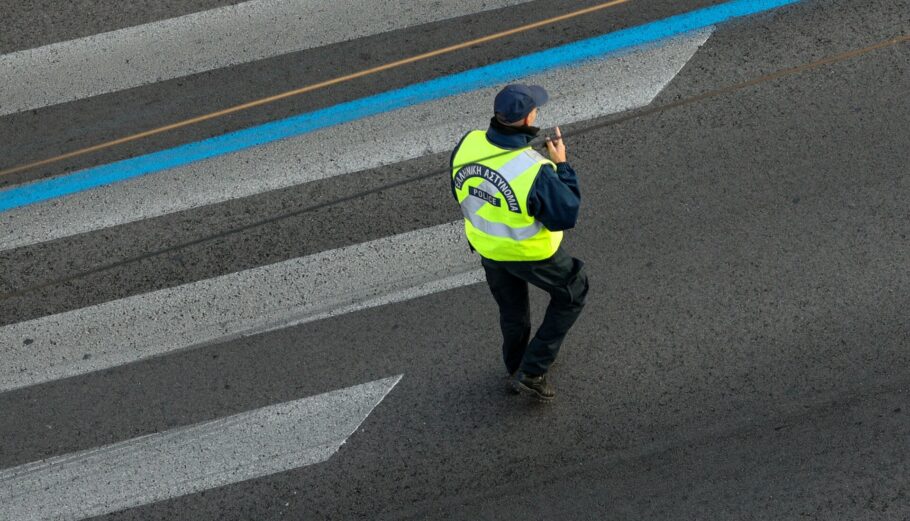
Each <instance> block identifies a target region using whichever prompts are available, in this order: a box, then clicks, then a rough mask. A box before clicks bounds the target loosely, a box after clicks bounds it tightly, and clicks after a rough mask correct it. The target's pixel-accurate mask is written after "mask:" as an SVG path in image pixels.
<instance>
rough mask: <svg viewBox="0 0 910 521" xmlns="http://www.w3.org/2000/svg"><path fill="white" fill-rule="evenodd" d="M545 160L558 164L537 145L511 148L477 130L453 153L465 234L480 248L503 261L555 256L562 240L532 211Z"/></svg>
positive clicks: (541, 258) (493, 257) (483, 253)
mask: <svg viewBox="0 0 910 521" xmlns="http://www.w3.org/2000/svg"><path fill="white" fill-rule="evenodd" d="M543 165H551V166H552V167H553V168H554V169H555V168H556V165H554V164H553V162H552V161H550V160H549V159H547V158H545V157H543V156H542V155H540V154H538V153H537V152H536V151H535V150H534V149H532V148H531V147H526V148H520V149H518V150H510V149H507V148H500V147H498V146H496V145H494V144H492V143H490V142H489V141H488V140H487V136H486V132H484V131H482V130H474V131H472V132H470V133H468V135H467V136H465V138H464V139H463V140H462V142H461V146H460V147H459V149H458V152H457V153H456V154H455V157H454V158H453V159H452V180H453V184H454V187H455V194H456V195H457V196H458V203H459V204H460V205H461V213H462V214H463V215H464V228H465V234H466V235H467V236H468V242H470V243H471V246H472V247H473V248H474V249H475V250H477V253H479V254H480V255H482V256H483V257H486V258H488V259H491V260H497V261H534V260H543V259H549V258H550V257H552V256H553V255H554V254H555V253H556V250H557V249H558V248H559V243H560V242H562V232H561V231H559V232H551V231H550V230H548V229H547V228H546V227H545V226H544V225H543V224H542V223H541V222H540V221H538V220H536V219H535V218H534V217H532V216H531V215H528V206H527V204H528V195H529V194H530V193H531V187H532V186H533V185H534V180H535V179H536V178H537V174H538V172H539V171H540V167H541V166H543Z"/></svg>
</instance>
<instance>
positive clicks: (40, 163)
mask: <svg viewBox="0 0 910 521" xmlns="http://www.w3.org/2000/svg"><path fill="white" fill-rule="evenodd" d="M629 1H631V0H612V1H610V2H604V3H601V4H597V5H594V6H591V7H586V8H584V9H579V10H577V11H572V12H570V13H566V14H561V15H559V16H554V17H552V18H547V19H546V20H540V21H539V22H533V23H530V24H527V25H522V26H519V27H515V28H513V29H507V30H505V31H501V32H498V33H494V34H490V35H487V36H482V37H480V38H475V39H473V40H468V41H466V42H462V43H458V44H455V45H450V46H448V47H443V48H441V49H436V50H434V51H429V52H425V53H423V54H418V55H416V56H411V57H410V58H404V59H401V60H397V61H393V62H389V63H386V64H383V65H379V66H377V67H373V68H370V69H364V70H362V71H359V72H355V73H352V74H346V75H344V76H339V77H337V78H332V79H330V80H325V81H321V82H318V83H313V84H311V85H307V86H305V87H300V88H298V89H294V90H289V91H287V92H282V93H280V94H275V95H273V96H268V97H265V98H261V99H257V100H254V101H249V102H247V103H242V104H240V105H234V106H232V107H228V108H226V109H222V110H219V111H216V112H211V113H209V114H203V115H201V116H196V117H193V118H189V119H184V120H182V121H178V122H176V123H171V124H169V125H164V126H162V127H158V128H153V129H150V130H145V131H142V132H138V133H136V134H131V135H129V136H125V137H122V138H118V139H114V140H111V141H105V142H104V143H99V144H97V145H92V146H90V147H85V148H80V149H78V150H73V151H72V152H66V153H65V154H60V155H58V156H54V157H51V158H48V159H42V160H40V161H35V162H33V163H27V164H24V165H20V166H15V167H12V168H8V169H6V170H0V176H4V175H9V174H15V173H16V172H22V171H24V170H30V169H32V168H35V167H39V166H44V165H49V164H51V163H57V162H59V161H62V160H64V159H70V158H73V157H78V156H82V155H85V154H89V153H91V152H97V151H98V150H103V149H105V148H111V147H113V146H116V145H122V144H123V143H129V142H131V141H136V140H139V139H142V138H146V137H149V136H154V135H156V134H161V133H164V132H167V131H170V130H175V129H178V128H183V127H187V126H190V125H194V124H196V123H201V122H203V121H208V120H211V119H215V118H219V117H221V116H226V115H228V114H233V113H235V112H240V111H243V110H247V109H251V108H254V107H259V106H261V105H266V104H268V103H273V102H275V101H279V100H283V99H285V98H290V97H293V96H299V95H300V94H305V93H307V92H312V91H314V90H318V89H322V88H325V87H329V86H332V85H338V84H339V83H344V82H346V81H351V80H354V79H357V78H363V77H364V76H369V75H371V74H376V73H378V72H383V71H387V70H389V69H394V68H396V67H401V66H402V65H408V64H411V63H414V62H418V61H421V60H426V59H428V58H433V57H436V56H440V55H443V54H449V53H452V52H455V51H459V50H461V49H465V48H468V47H471V46H474V45H478V44H482V43H487V42H491V41H494V40H498V39H500V38H505V37H507V36H512V35H514V34H519V33H523V32H527V31H530V30H532V29H537V28H539V27H543V26H545V25H550V24H554V23H557V22H562V21H565V20H569V19H572V18H577V17H579V16H583V15H586V14H590V13H593V12H596V11H600V10H603V9H607V8H609V7H613V6H616V5H619V4H625V3H627V2H629Z"/></svg>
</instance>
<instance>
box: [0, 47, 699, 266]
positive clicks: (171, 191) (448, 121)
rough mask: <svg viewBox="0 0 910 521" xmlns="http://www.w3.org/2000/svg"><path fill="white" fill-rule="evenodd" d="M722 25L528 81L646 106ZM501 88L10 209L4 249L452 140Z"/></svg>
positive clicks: (373, 164)
mask: <svg viewBox="0 0 910 521" xmlns="http://www.w3.org/2000/svg"><path fill="white" fill-rule="evenodd" d="M712 30H713V29H706V30H703V31H699V32H696V33H692V34H688V35H685V36H681V37H678V38H674V39H671V40H666V41H663V42H661V43H660V44H657V45H654V46H649V47H647V48H644V49H639V50H637V51H635V52H631V53H627V54H624V55H621V56H614V57H611V58H608V59H604V60H596V61H593V62H591V63H588V64H585V65H582V66H580V67H576V68H573V69H569V70H565V69H563V70H557V71H553V72H550V73H547V74H543V75H539V76H532V77H529V78H523V79H522V81H527V82H530V83H537V84H540V85H544V86H545V87H547V89H548V90H549V91H550V92H551V94H552V96H551V101H550V103H549V104H548V105H547V107H546V109H545V110H544V111H543V112H542V119H541V122H542V124H550V125H553V124H568V123H572V122H576V121H583V120H586V119H590V118H594V117H599V116H604V115H607V114H612V113H616V112H621V111H623V110H628V109H632V108H636V107H641V106H644V105H647V104H648V103H650V102H651V101H652V100H653V99H654V97H656V96H657V94H658V93H659V92H660V91H661V90H662V89H663V87H664V86H665V85H666V84H667V83H669V82H670V81H671V80H672V79H673V77H674V76H676V74H677V73H678V72H679V70H680V69H682V67H683V66H684V65H685V64H686V62H687V61H688V60H689V59H690V58H691V57H692V55H693V54H694V53H695V52H696V50H697V49H698V47H699V46H701V45H702V44H703V43H704V42H705V41H706V40H707V38H708V37H709V36H710V34H711V32H712ZM496 90H497V89H495V88H494V89H484V90H480V91H475V92H471V93H468V94H464V95H459V96H453V97H450V98H446V99H444V100H440V101H436V102H431V103H426V104H423V105H417V106H412V107H408V108H405V109H401V110H396V111H393V112H388V113H384V114H381V115H377V116H374V117H371V118H366V119H363V120H358V121H356V122H352V123H348V124H344V125H339V126H337V127H332V128H328V129H324V130H321V131H318V132H314V133H312V134H306V135H303V136H300V137H297V138H293V139H287V140H283V141H279V142H274V143H271V144H269V145H265V146H262V147H257V148H253V149H248V150H244V151H242V152H238V153H235V154H230V155H226V156H219V157H217V158H213V159H210V160H206V161H200V162H198V163H193V164H191V165H187V166H185V167H181V168H177V169H174V170H170V171H164V172H159V173H156V174H150V175H147V176H143V177H140V178H136V179H132V180H129V181H125V182H122V183H117V184H115V185H111V186H107V187H103V188H98V189H94V190H90V191H87V192H81V193H78V194H74V195H71V196H68V197H64V198H61V199H56V200H53V201H48V202H45V203H38V204H34V205H29V206H26V207H23V208H18V209H15V210H11V211H9V212H4V213H0V250H4V249H10V248H15V247H19V246H24V245H28V244H32V243H35V242H43V241H48V240H52V239H56V238H60V237H66V236H70V235H74V234H78V233H84V232H88V231H92V230H97V229H101V228H105V227H109V226H115V225H119V224H124V223H128V222H133V221H137V220H142V219H147V218H150V217H156V216H160V215H165V214H168V213H171V212H176V211H181V210H187V209H191V208H196V207H200V206H204V205H208V204H213V203H218V202H222V201H226V200H230V199H234V198H239V197H246V196H250V195H254V194H257V193H261V192H265V191H268V190H276V189H281V188H286V187H289V186H293V185H297V184H301V183H306V182H310V181H314V180H318V179H324V178H328V177H333V176H337V175H342V174H347V173H352V172H358V171H363V170H367V169H371V168H377V167H380V166H383V165H388V164H392V163H396V162H400V161H404V160H408V159H413V158H415V157H420V156H422V155H426V154H434V153H438V152H443V151H446V150H451V148H452V147H454V145H455V143H456V142H457V140H458V138H459V137H460V136H461V135H463V134H464V133H465V132H467V131H468V130H471V129H472V128H477V127H484V126H486V123H487V121H488V119H489V113H490V112H491V105H492V99H493V96H494V95H495V92H496ZM390 136H394V137H395V138H394V139H390V138H388V137H390ZM352 143H356V144H355V145H352ZM340 150H343V151H344V153H339V151H340Z"/></svg>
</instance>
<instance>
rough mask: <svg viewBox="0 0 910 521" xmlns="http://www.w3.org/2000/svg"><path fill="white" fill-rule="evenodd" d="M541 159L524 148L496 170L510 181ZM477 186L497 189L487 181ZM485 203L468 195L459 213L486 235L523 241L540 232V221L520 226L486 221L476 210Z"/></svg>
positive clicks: (538, 155)
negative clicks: (513, 226) (523, 150)
mask: <svg viewBox="0 0 910 521" xmlns="http://www.w3.org/2000/svg"><path fill="white" fill-rule="evenodd" d="M541 159H544V157H543V156H541V155H540V154H538V153H537V152H535V151H534V150H526V151H525V152H522V153H521V154H519V155H518V157H515V158H513V159H512V160H510V161H509V162H507V163H506V164H504V165H502V166H501V167H499V168H498V169H497V170H496V171H497V172H499V173H500V174H501V175H502V176H503V177H504V178H505V179H506V181H511V180H513V179H515V178H516V177H518V176H520V175H521V174H523V173H524V172H525V171H526V170H527V169H529V168H531V167H532V166H534V165H536V164H537V163H538V162H539V161H540V160H541ZM478 188H479V189H480V190H483V191H485V192H487V193H491V194H492V193H495V192H498V191H499V190H498V189H497V188H496V187H495V186H494V185H493V183H490V182H489V181H484V182H482V183H480V185H478ZM485 204H488V203H487V202H486V201H484V200H483V199H480V198H477V197H473V196H470V195H469V196H467V197H465V198H464V201H462V202H461V213H462V214H463V215H464V217H465V219H467V220H468V221H470V222H471V224H472V225H473V226H474V227H475V228H477V229H478V230H480V231H482V232H484V233H486V234H487V235H492V236H494V237H505V238H508V239H514V240H516V241H523V240H525V239H530V238H531V237H534V236H535V235H537V234H538V233H540V230H542V229H543V225H542V224H541V223H540V221H534V224H531V225H529V226H523V227H521V228H512V227H511V226H509V225H507V224H503V223H497V222H493V221H488V220H486V219H484V218H483V217H481V216H479V215H477V212H479V211H480V209H481V208H483V207H484V205H485ZM525 210H527V209H525Z"/></svg>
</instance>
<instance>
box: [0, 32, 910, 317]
mask: <svg viewBox="0 0 910 521" xmlns="http://www.w3.org/2000/svg"><path fill="white" fill-rule="evenodd" d="M908 41H910V35H902V36H897V37H894V38H889V39H887V40H882V41H880V42H878V43H875V44H873V45H870V46H867V47H863V48H860V49H855V50H852V51H848V52H844V53H840V54H835V55H832V56H828V57H825V58H822V59H819V60H816V61H812V62H808V63H804V64H802V65H797V66H795V67H789V68H786V69H781V70H778V71H775V72H772V73H769V74H766V75H763V76H759V77H757V78H753V79H751V80H748V81H744V82H741V83H736V84H733V85H729V86H727V87H722V88H719V89H715V90H710V91H707V92H704V93H702V94H697V95H695V96H690V97H688V98H683V99H680V100H677V101H674V102H671V103H666V104H663V105H659V106H655V107H650V108H645V109H639V110H633V111H631V112H629V113H628V114H626V115H623V116H620V117H616V118H611V119H608V120H607V121H604V122H602V123H597V124H594V125H589V126H587V127H583V128H580V129H578V130H575V131H573V132H567V133H564V134H563V139H568V138H571V137H574V136H579V135H582V134H587V133H589V132H592V131H594V130H599V129H603V128H606V127H610V126H614V125H618V124H621V123H625V122H627V121H630V120H633V119H639V118H642V117H646V116H650V115H653V114H658V113H661V112H665V111H668V110H672V109H676V108H679V107H683V106H686V105H690V104H693V103H697V102H699V101H703V100H706V99H710V98H715V97H718V96H722V95H724V94H729V93H732V92H736V91H739V90H743V89H746V88H749V87H753V86H756V85H759V84H762V83H767V82H769V81H773V80H777V79H780V78H784V77H788V76H793V75H795V74H799V73H801V72H805V71H808V70H812V69H817V68H820V67H823V66H825V65H831V64H835V63H839V62H843V61H846V60H849V59H852V58H856V57H859V56H862V55H865V54H868V53H870V52H873V51H876V50H880V49H884V48H888V47H892V46H895V45H898V44H901V43H905V42H908ZM534 141H536V143H535V142H532V144H535V145H540V144H541V141H539V140H534ZM493 157H496V156H491V157H490V158H493ZM488 159H489V158H488ZM352 173H355V172H352ZM445 173H450V169H449V168H446V169H438V170H433V171H431V172H429V173H426V174H421V175H419V176H415V177H410V178H407V179H404V180H401V181H397V182H394V183H391V184H387V185H382V187H381V188H379V189H378V190H377V189H374V190H366V191H361V192H357V193H355V194H352V195H349V196H346V197H342V198H339V199H333V200H331V201H327V202H325V203H320V204H317V205H313V206H308V207H306V208H301V209H299V210H294V211H293V212H289V213H285V214H281V215H277V216H275V217H270V218H268V219H264V220H261V221H256V222H254V223H250V224H247V225H244V226H241V227H239V228H232V229H229V230H225V231H223V232H220V233H217V234H214V235H209V236H205V237H202V238H199V239H196V240H193V241H189V242H185V243H181V244H177V245H174V246H170V247H167V248H163V249H160V250H155V251H152V252H149V253H145V254H143V255H139V256H135V257H130V258H127V259H124V260H122V261H118V262H115V263H111V264H106V265H103V266H99V267H97V268H93V269H91V270H87V271H83V272H79V273H75V274H73V275H69V276H67V277H63V278H60V279H54V280H51V281H48V282H45V283H42V284H37V285H34V286H29V287H26V288H23V289H21V290H17V291H12V292H8V293H3V294H0V300H8V299H11V298H14V297H18V296H22V295H25V294H27V293H31V292H33V291H36V290H40V289H44V288H48V287H51V286H56V285H60V284H63V283H66V282H71V281H73V280H77V279H80V278H84V277H87V276H90V275H94V274H97V273H102V272H105V271H108V270H111V269H114V268H118V267H121V266H126V265H128V264H133V263H136V262H141V261H144V260H148V259H151V258H154V257H158V256H161V255H165V254H167V253H172V252H175V251H179V250H182V249H185V248H189V247H191V246H196V245H199V244H204V243H206V242H210V241H214V240H217V239H222V238H224V237H229V236H231V235H234V234H237V233H241V232H244V231H247V230H252V229H254V228H258V227H261V226H265V225H268V224H272V223H275V222H279V221H282V220H285V219H289V218H292V217H297V216H300V215H303V214H305V213H309V212H313V211H317V210H320V209H323V208H327V207H331V206H335V205H337V204H342V203H346V202H350V201H353V200H356V199H359V198H361V197H366V196H369V195H373V194H376V193H378V192H382V191H383V190H387V189H392V188H398V187H401V186H405V185H408V184H410V183H414V182H418V181H423V180H426V179H430V178H432V177H435V176H438V175H441V174H445ZM266 193H268V192H266Z"/></svg>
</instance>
